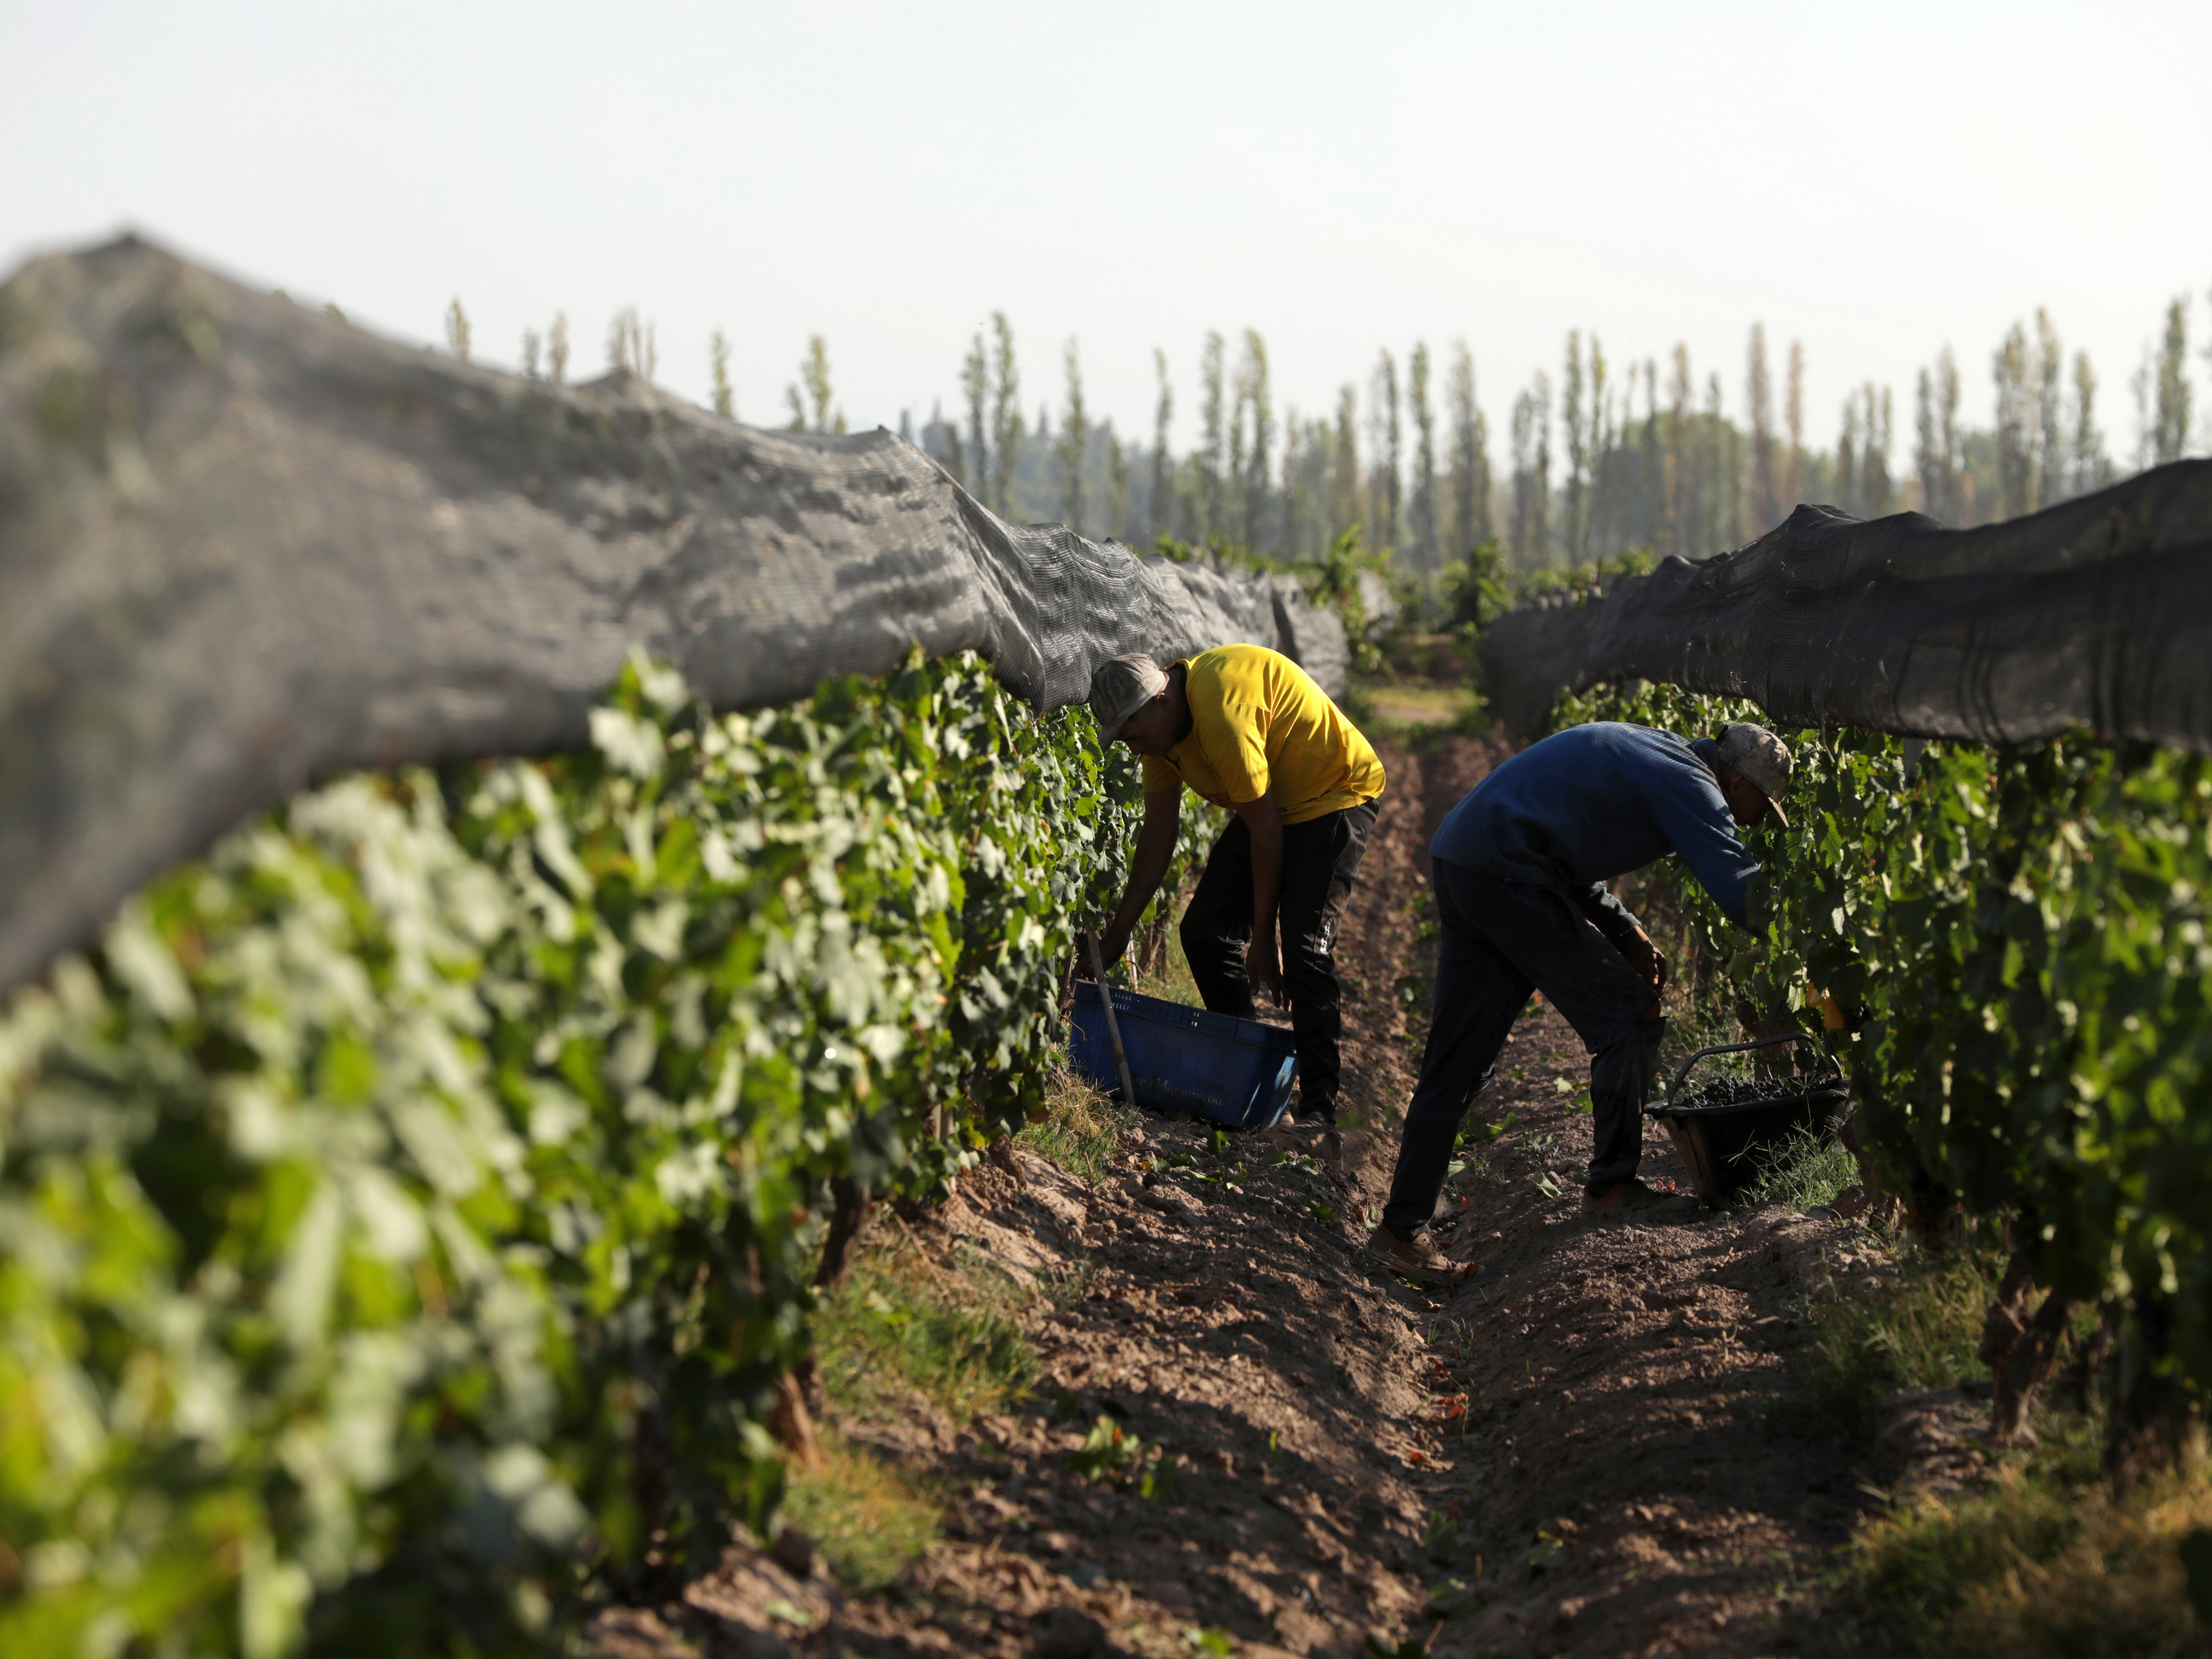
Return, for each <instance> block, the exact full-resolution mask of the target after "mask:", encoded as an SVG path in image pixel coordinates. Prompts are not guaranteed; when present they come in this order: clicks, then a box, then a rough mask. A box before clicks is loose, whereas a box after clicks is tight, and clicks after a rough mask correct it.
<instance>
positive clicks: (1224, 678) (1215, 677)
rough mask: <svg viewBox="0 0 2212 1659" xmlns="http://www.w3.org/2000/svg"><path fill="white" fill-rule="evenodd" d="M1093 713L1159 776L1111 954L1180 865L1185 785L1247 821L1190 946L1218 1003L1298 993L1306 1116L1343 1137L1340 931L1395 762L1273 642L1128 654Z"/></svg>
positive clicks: (1296, 1023) (1193, 921) (1190, 919)
mask: <svg viewBox="0 0 2212 1659" xmlns="http://www.w3.org/2000/svg"><path fill="white" fill-rule="evenodd" d="M1091 714H1093V715H1094V716H1095V717H1096V718H1097V722H1098V730H1099V733H1100V735H1101V736H1102V737H1103V738H1104V739H1105V740H1106V741H1108V742H1109V743H1110V742H1113V741H1115V740H1116V739H1118V740H1119V741H1121V742H1122V743H1125V744H1128V745H1129V747H1130V748H1131V749H1132V750H1134V751H1135V752H1136V753H1137V754H1139V755H1140V756H1142V757H1144V770H1145V822H1144V828H1143V829H1141V830H1139V832H1138V836H1137V854H1136V859H1135V860H1134V862H1133V864H1132V866H1131V867H1130V871H1129V885H1128V890H1127V892H1125V893H1124V894H1123V895H1122V897H1121V907H1120V908H1118V909H1116V910H1115V912H1114V916H1113V919H1112V920H1111V921H1109V922H1108V923H1107V924H1106V932H1105V935H1104V937H1103V939H1101V940H1100V941H1099V942H1100V945H1102V946H1103V950H1104V951H1105V954H1106V958H1107V961H1108V962H1109V964H1110V963H1113V962H1115V961H1117V960H1119V959H1120V957H1121V952H1122V951H1123V949H1124V948H1125V947H1126V946H1127V944H1128V942H1129V933H1130V931H1131V930H1132V929H1133V928H1134V927H1136V925H1137V919H1138V918H1139V916H1141V915H1144V912H1145V906H1146V904H1147V903H1149V902H1151V900H1152V894H1153V892H1154V891H1155V890H1157V889H1158V886H1159V884H1160V881H1161V878H1163V877H1164V876H1165V874H1166V873H1167V867H1168V861H1169V860H1170V858H1171V857H1172V856H1173V855H1174V853H1175V844H1176V825H1177V823H1179V822H1180V820H1181V818H1182V790H1183V786H1184V785H1185V784H1188V785H1189V786H1190V787H1191V788H1192V789H1194V791H1196V792H1197V793H1198V794H1199V795H1200V797H1202V798H1203V799H1206V800H1210V801H1212V802H1213V803H1214V804H1215V805H1218V806H1226V807H1228V808H1229V809H1230V810H1231V811H1233V812H1234V813H1236V815H1237V817H1236V819H1235V821H1234V822H1233V823H1231V824H1230V826H1229V827H1228V828H1227V829H1225V830H1223V831H1222V833H1221V836H1220V838H1219V839H1218V840H1217V841H1216V842H1214V843H1213V849H1212V852H1211V853H1209V854H1207V855H1206V871H1205V873H1204V874H1203V875H1201V876H1200V878H1199V883H1198V890H1197V892H1196V893H1194V895H1192V897H1191V901H1190V904H1189V907H1188V908H1187V909H1185V910H1184V912H1183V916H1182V949H1183V954H1184V955H1185V956H1186V957H1188V958H1189V959H1190V972H1191V977H1192V978H1193V979H1194V980H1196V981H1198V991H1199V994H1200V996H1201V997H1203V998H1204V999H1205V1000H1206V1006H1207V1007H1208V1008H1210V1009H1212V1011H1213V1012H1216V1013H1224V1014H1237V1015H1241V1016H1243V1017H1244V1018H1250V1017H1251V1015H1252V1012H1253V1002H1252V994H1253V991H1254V988H1255V987H1257V988H1259V989H1260V990H1262V991H1265V992H1267V994H1269V995H1270V996H1271V997H1272V998H1273V999H1274V1000H1275V1001H1276V1002H1277V1003H1278V1004H1279V1003H1281V1002H1282V1001H1283V1000H1285V997H1287V1000H1289V1003H1290V1008H1291V1035H1292V1036H1293V1037H1294V1038H1295V1040H1296V1042H1297V1051H1298V1117H1299V1120H1300V1121H1302V1122H1309V1123H1310V1122H1316V1121H1318V1122H1319V1123H1320V1124H1321V1125H1322V1127H1325V1128H1327V1129H1329V1130H1331V1131H1334V1128H1335V1127H1336V1096H1337V1079H1338V1076H1339V1073H1340V1071H1341V1069H1342V1066H1341V1062H1340V1060H1339V1057H1338V1050H1339V1047H1340V1041H1341V1036H1342V1031H1343V1016H1342V1013H1341V1002H1342V995H1341V993H1340V991H1339V989H1338V987H1337V982H1336V957H1335V954H1334V952H1335V945H1336V925H1337V919H1338V918H1339V917H1340V915H1342V914H1343V911H1344V904H1345V901H1346V898H1347V897H1349V896H1350V895H1351V892H1352V882H1353V880H1354V878H1356V877H1357V876H1358V872H1359V860H1360V856H1361V854H1364V852H1365V851H1366V850H1367V836H1368V832H1369V831H1370V829H1373V828H1374V825H1375V811H1376V805H1375V804H1376V799H1378V798H1379V797H1380V796H1381V795H1382V793H1383V763H1382V762H1381V761H1379V760H1377V759H1376V756H1375V750H1373V748H1371V747H1370V745H1369V744H1368V741H1367V739H1366V738H1364V737H1362V736H1361V735H1360V734H1359V732H1358V729H1357V728H1356V727H1355V726H1352V722H1351V721H1349V720H1346V719H1345V718H1344V714H1343V713H1342V711H1341V710H1340V709H1339V708H1337V706H1336V705H1335V704H1334V702H1330V701H1329V698H1328V693H1326V692H1325V691H1323V690H1322V689H1321V687H1319V686H1318V685H1316V684H1314V682H1313V679H1312V677H1311V676H1310V675H1309V674H1307V672H1306V671H1305V670H1304V669H1303V668H1300V667H1299V666H1298V665H1297V664H1296V663H1294V662H1292V661H1291V659H1289V658H1288V657H1285V656H1284V655H1282V654H1281V653H1279V652H1275V651H1270V650H1268V649H1267V647H1264V646H1257V645H1225V646H1219V647H1216V648H1214V649H1213V650H1211V651H1201V652H1200V653H1198V654H1197V655H1196V656H1194V657H1188V658H1186V659H1183V660H1182V661H1180V662H1174V663H1170V664H1169V665H1167V667H1165V668H1162V667H1161V666H1160V665H1158V663H1156V662H1154V661H1153V660H1152V659H1151V658H1150V657H1147V656H1142V655H1135V656H1127V657H1115V658H1114V659H1111V660H1110V661H1108V662H1104V663H1102V664H1100V665H1099V666H1098V669H1097V671H1096V672H1095V673H1094V674H1093V675H1092V676H1091Z"/></svg>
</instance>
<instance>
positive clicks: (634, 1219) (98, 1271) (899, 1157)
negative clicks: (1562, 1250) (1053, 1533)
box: [0, 656, 1135, 1659]
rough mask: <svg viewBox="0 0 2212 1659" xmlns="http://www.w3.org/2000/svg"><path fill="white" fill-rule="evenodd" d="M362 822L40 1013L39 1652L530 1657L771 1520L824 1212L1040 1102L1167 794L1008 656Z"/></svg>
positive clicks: (22, 1645)
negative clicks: (1086, 944) (1090, 953)
mask: <svg viewBox="0 0 2212 1659" xmlns="http://www.w3.org/2000/svg"><path fill="white" fill-rule="evenodd" d="M592 735H593V738H594V747H593V749H592V751H591V752H589V753H586V754H582V755H577V756H571V757H563V758H561V759H557V760H554V761H550V762H546V763H520V762H504V763H486V764H483V765H480V766H474V767H466V768H457V769H449V770H447V771H446V772H443V773H436V774H434V773H431V772H428V771H419V770H418V771H410V772H406V773H404V774H398V775H369V776H357V777H353V778H349V779H346V780H343V781H338V782H336V783H333V784H331V785H330V786H328V787H323V788H319V789H317V790H315V791H313V792H311V793H307V794H304V795H301V796H300V797H298V798H296V799H294V800H293V801H292V802H291V803H289V805H288V806H286V807H285V808H284V809H283V810H282V811H279V812H277V813H276V814H273V815H271V816H270V817H265V818H264V819H262V820H260V821H258V822H257V823H252V824H250V825H248V826H246V827H245V828H243V829H240V830H238V831H236V832H235V833H234V834H232V835H231V836H228V838H227V839H226V840H224V841H223V842H222V843H221V844H220V845H219V846H218V847H217V848H216V849H215V850H214V851H213V852H212V853H211V854H210V855H209V856H208V857H207V858H206V859H205V860H204V861H202V862H199V863H197V864H194V865H192V866H188V867H186V868H183V869H180V870H178V871H175V872H172V873H170V874H168V875H167V876H164V877H163V878H161V879H159V880H157V881H155V883H154V884H151V885H150V886H149V888H148V889H146V890H144V891H143V893H142V894H141V895H140V896H138V897H137V898H136V899H135V900H134V901H133V902H131V905H130V906H129V907H128V908H127V909H126V911H125V913H124V914H123V915H122V916H121V917H120V918H119V919H118V921H116V922H115V923H114V924H113V926H112V927H110V928H109V929H108V931H107V932H106V935H105V937H104V938H103V939H102V940H101V942H100V945H99V948H98V949H97V950H95V951H92V952H90V953H89V954H88V955H87V956H84V957H76V958H70V959H68V960H65V961H64V963H62V964H61V965H60V966H59V967H58V969H56V970H55V971H54V972H53V974H52V975H51V976H50V978H49V981H48V982H47V983H46V986H45V987H41V988H39V989H36V990H33V991H30V992H27V993H25V994H20V995H19V996H18V997H17V998H16V1000H15V1003H14V1004H13V1006H11V1007H10V1008H9V1011H8V1012H7V1014H6V1016H5V1018H4V1019H0V1320H4V1330H5V1340H4V1342H0V1424H4V1425H5V1426H4V1430H0V1539H4V1540H5V1541H6V1544H5V1546H4V1547H0V1651H6V1652H9V1653H32V1652H42V1653H43V1652H51V1653H75V1652H80V1651H89V1650H94V1649H96V1650H100V1651H113V1650H117V1649H118V1648H119V1647H121V1646H123V1645H125V1644H129V1643H131V1642H132V1641H134V1640H135V1641H143V1642H144V1643H146V1644H149V1646H153V1647H158V1648H159V1650H161V1651H164V1652H170V1651H175V1652H186V1653H192V1654H202V1653H206V1654H229V1653H241V1654H244V1655H246V1656H249V1659H273V1656H276V1655H280V1654H283V1653H287V1652H290V1651H293V1650H295V1648H296V1647H297V1645H298V1644H299V1643H300V1642H301V1639H302V1638H307V1639H309V1640H311V1641H312V1644H313V1648H314V1650H315V1651H317V1652H318V1653H346V1652H359V1653H362V1654H377V1655H385V1654H389V1653H391V1652H394V1651H408V1652H417V1651H421V1652H458V1651H470V1652H474V1653H478V1654H486V1655H489V1654H499V1653H506V1652H521V1651H534V1650H538V1648H539V1647H540V1645H541V1644H542V1643H543V1642H544V1639H545V1638H546V1634H547V1632H549V1630H550V1628H551V1627H552V1626H553V1625H554V1624H555V1623H556V1621H557V1620H558V1618H559V1616H560V1604H561V1603H562V1599H563V1597H564V1596H566V1595H569V1594H571V1593H572V1592H573V1591H574V1589H575V1588H576V1587H577V1585H578V1584H579V1583H580V1574H581V1573H582V1572H583V1571H585V1570H586V1568H589V1569H591V1570H592V1571H595V1572H597V1573H599V1574H600V1575H603V1576H605V1577H608V1578H611V1579H612V1580H614V1581H616V1582H617V1583H618V1582H620V1581H622V1580H623V1578H624V1577H635V1575H638V1574H640V1573H641V1572H643V1571H646V1570H647V1567H648V1565H652V1566H653V1567H654V1568H655V1569H656V1570H662V1571H684V1570H685V1569H687V1568H689V1567H694V1566H696V1565H701V1564H702V1563H708V1562H711V1561H712V1560H713V1559H714V1558H715V1556H716V1555H717V1554H718V1553H719V1552H720V1549H721V1548H722V1547H723V1546H724V1544H725V1542H726V1539H727V1536H728V1531H729V1528H730V1526H731V1524H732V1522H735V1521H738V1520H749V1521H751V1522H756V1523H757V1522H761V1521H762V1520H763V1519H764V1518H765V1516H766V1515H767V1514H768V1512H769V1510H770V1508H771V1506H772V1505H773V1504H774V1502H775V1497H776V1493H777V1490H778V1485H779V1482H780V1480H781V1467H782V1465H781V1457H780V1455H779V1449H778V1447H777V1446H776V1444H775V1443H774V1441H773V1440H772V1438H771V1437H770V1434H769V1431H768V1425H769V1424H770V1423H771V1422H772V1421H773V1420H774V1419H775V1413H776V1412H777V1409H778V1406H779V1403H780V1401H783V1400H784V1398H785V1396H786V1394H787V1390H788V1389H789V1386H790V1385H789V1378H790V1376H791V1375H792V1374H793V1370H794V1368H795V1367H797V1366H799V1364H801V1363H802V1361H803V1360H804V1358H805V1354H806V1352H807V1334H806V1314H807V1310H808V1307H809V1291H808V1270H809V1268H810V1267H811V1265H812V1262H811V1256H812V1252H813V1251H814V1249H816V1248H817V1240H818V1237H819V1233H820V1224H819V1221H818V1217H819V1216H820V1213H821V1212H822V1210H823V1194H824V1193H825V1191H826V1189H827V1188H828V1186H829V1183H830V1182H833V1181H837V1180H839V1179H841V1178H850V1179H852V1180H854V1181H856V1182H858V1183H859V1184H860V1185H861V1186H863V1187H866V1188H872V1189H874V1190H876V1191H878V1192H895V1191H900V1190H905V1191H909V1192H911V1191H920V1190H923V1189H926V1188H929V1187H931V1186H933V1184H935V1183H937V1182H939V1181H940V1180H941V1179H942V1178H943V1177H944V1176H946V1175H947V1174H949V1173H951V1172H952V1171H953V1170H956V1169H957V1168H958V1167H961V1166H962V1165H963V1164H966V1163H969V1162H972V1161H973V1159H974V1158H975V1156H976V1155H977V1151H976V1149H978V1148H979V1147H981V1146H983V1145H984V1144H985V1143H986V1142H987V1139H989V1138H990V1136H992V1135H993V1134H994V1133H996V1131H997V1129H998V1127H1000V1126H1003V1125H1006V1124H1009V1123H1012V1122H1016V1121H1019V1119H1020V1117H1021V1115H1022V1114H1023V1113H1024V1111H1025V1110H1028V1109H1032V1108H1034V1107H1035V1106H1036V1105H1037V1104H1039V1103H1040V1091H1041V1087H1042V1083H1041V1079H1042V1073H1043V1072H1044V1070H1045V1065H1044V1062H1045V1060H1046V1057H1047V1054H1048V1048H1049V1047H1050V1045H1051V1044H1052V1043H1053V1042H1054V1040H1055V1038H1056V1036H1057V1033H1058V1019H1057V1014H1056V1002H1057V997H1058V994H1059V989H1060V974H1061V970H1062V968H1063V965H1064V964H1065V963H1066V960H1067V959H1068V955H1069V950H1070V944H1071V937H1072V929H1073V926H1074V924H1075V922H1076V921H1077V920H1078V919H1079V916H1080V915H1082V914H1084V913H1085V912H1086V911H1087V912H1089V913H1094V914H1095V913H1096V912H1097V911H1098V910H1099V909H1101V908H1103V900H1104V899H1105V898H1107V897H1108V896H1110V895H1111V894H1112V893H1113V892H1114V891H1115V890H1118V885H1119V883H1120V879H1121V870H1122V860H1123V848H1125V846H1126V844H1127V834H1128V829H1129V825H1130V823H1131V822H1132V821H1133V819H1132V814H1131V811H1130V808H1131V806H1132V805H1133V801H1134V799H1135V793H1134V790H1135V785H1134V775H1133V771H1132V770H1131V769H1129V768H1128V767H1127V764H1126V763H1122V764H1120V765H1113V764H1110V763H1109V762H1108V761H1106V760H1105V759H1104V757H1102V755H1101V754H1100V751H1099V748H1098V745H1097V741H1096V738H1095V734H1094V733H1093V732H1092V729H1091V726H1090V723H1089V720H1088V717H1087V715H1085V714H1083V713H1082V712H1081V711H1079V710H1076V711H1064V712H1062V713H1060V714H1049V715H1045V716H1042V717H1039V716H1035V715H1032V714H1030V713H1029V712H1028V710H1027V709H1026V708H1024V706H1023V705H1022V704H1020V703H1019V702H1017V701H1015V700H1014V699H1012V697H1010V696H1008V695H1007V694H1006V692H1005V691H1004V690H1001V689H1000V687H999V685H998V684H996V683H995V682H994V680H993V678H991V676H990V674H989V671H988V670H987V666H986V665H983V664H982V663H981V662H980V661H979V660H977V659H975V658H973V657H972V656H965V657H962V658H960V659H954V660H946V661H939V662H933V663H926V662H924V661H922V660H921V659H920V658H919V657H918V656H917V657H916V658H915V659H913V660H911V661H910V662H909V664H908V666H907V667H906V668H905V669H904V670H903V671H901V672H899V673H897V674H895V675H893V676H891V677H890V678H888V679H886V680H883V681H879V682H866V681H861V680H857V679H851V678H848V679H842V680H838V681H834V682H831V683H829V684H827V685H825V686H823V688H822V689H821V690H819V691H818V692H817V695H816V696H813V697H812V698H811V699H810V700H808V701H806V702H803V703H799V704H794V705H792V706H789V707H786V708H777V709H773V710H769V711H767V712H764V713H758V714H731V715H725V716H720V717H714V716H710V715H709V714H707V713H705V712H704V711H703V710H702V708H699V706H698V705H696V703H694V702H690V700H689V699H688V697H687V696H686V695H685V693H684V687H683V686H682V684H681V683H680V681H678V679H677V678H675V677H674V676H673V675H671V674H669V673H667V672H665V671H660V670H657V669H654V668H653V667H650V666H648V665H644V664H641V663H634V664H633V665H632V666H631V667H630V668H629V670H628V671H626V672H625V674H624V676H623V680H622V683H621V684H620V685H619V686H618V687H617V690H616V691H615V693H614V694H613V695H612V696H611V699H610V701H609V702H608V703H607V704H606V705H605V707H603V708H600V709H599V711H598V712H597V713H596V714H595V716H594V719H593V721H592Z"/></svg>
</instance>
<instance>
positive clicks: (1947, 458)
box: [1912, 346, 2002, 529]
mask: <svg viewBox="0 0 2212 1659" xmlns="http://www.w3.org/2000/svg"><path fill="white" fill-rule="evenodd" d="M2000 355H2002V354H2000ZM1915 403H1916V406H1915V410H1914V414H1915V426H1916V429H1917V441H1916V442H1915V443H1914V445H1913V451H1912V464H1913V469H1914V471H1917V473H1918V474H1919V475H1920V510H1921V511H1922V512H1923V513H1926V514H1927V515H1928V516H1929V518H1931V519H1934V520H1936V522H1937V523H1938V524H1942V525H1945V526H1949V527H1950V528H1952V529H1959V528H1961V527H1962V521H1963V520H1964V518H1965V516H1966V501H1965V495H1964V490H1963V489H1962V485H1961V470H1962V468H1963V466H1964V465H1965V457H1964V456H1963V454H1962V453H1960V437H1959V364H1958V360H1957V359H1955V358H1954V357H1953V356H1952V355H1951V348H1950V347H1948V346H1945V347H1944V348H1943V349H1942V351H1941V352H1939V353H1937V354H1936V367H1935V369H1934V372H1933V373H1932V374H1931V373H1930V372H1929V370H1927V369H1923V370H1921V371H1920V376H1919V380H1918V382H1917V390H1916V392H1915Z"/></svg>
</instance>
